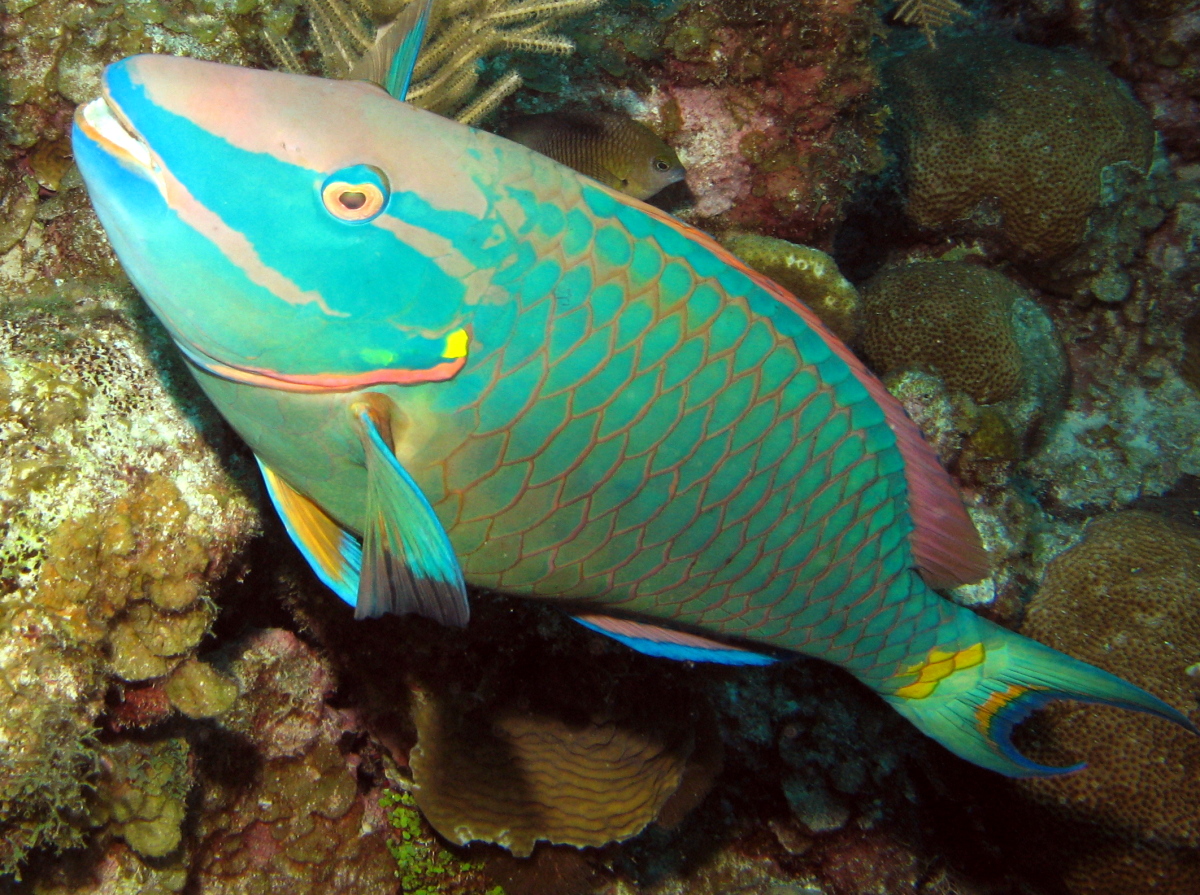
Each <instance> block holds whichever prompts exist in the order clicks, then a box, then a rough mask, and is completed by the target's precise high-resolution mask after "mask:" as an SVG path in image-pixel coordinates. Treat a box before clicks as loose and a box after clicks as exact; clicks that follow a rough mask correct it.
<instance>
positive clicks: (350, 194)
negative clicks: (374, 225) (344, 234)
mask: <svg viewBox="0 0 1200 895" xmlns="http://www.w3.org/2000/svg"><path fill="white" fill-rule="evenodd" d="M321 201H322V202H324V203H325V210H326V211H328V212H329V213H330V214H331V215H333V216H334V217H335V218H338V219H340V220H343V221H368V220H370V219H371V218H373V217H375V215H377V214H379V212H381V211H383V203H384V202H385V201H386V199H385V197H384V195H383V190H381V189H380V188H379V187H378V186H377V185H376V184H374V183H371V182H370V181H367V182H365V183H350V182H348V181H345V180H334V181H331V182H329V183H327V184H325V188H324V189H323V190H321Z"/></svg>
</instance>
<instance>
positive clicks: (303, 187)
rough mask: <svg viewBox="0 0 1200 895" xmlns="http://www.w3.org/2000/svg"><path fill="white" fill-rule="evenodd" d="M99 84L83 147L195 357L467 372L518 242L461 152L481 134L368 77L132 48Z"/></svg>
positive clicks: (142, 269)
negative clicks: (494, 284)
mask: <svg viewBox="0 0 1200 895" xmlns="http://www.w3.org/2000/svg"><path fill="white" fill-rule="evenodd" d="M103 85H104V86H103V96H102V98H100V99H98V100H95V101H93V102H91V103H89V104H87V105H86V106H83V107H80V109H79V111H78V112H77V113H76V117H75V129H74V135H73V139H74V147H75V157H76V159H77V162H78V164H79V168H80V171H81V172H82V174H83V177H84V180H85V182H86V183H87V186H88V191H89V193H90V195H91V198H92V201H93V204H94V205H95V207H96V210H97V213H98V214H99V216H100V220H101V222H102V223H103V224H104V227H105V229H106V230H107V232H108V234H109V236H110V238H111V240H112V242H113V245H114V247H115V248H116V251H117V255H118V256H119V258H120V260H121V262H122V264H123V265H124V267H125V269H126V271H127V272H128V273H129V275H130V277H131V279H132V280H133V282H134V284H135V285H136V286H137V287H138V289H139V291H140V292H141V293H142V295H143V296H144V297H145V298H146V300H147V301H148V302H149V303H150V305H151V306H152V308H153V309H154V311H155V313H156V314H157V315H158V316H159V318H160V319H161V320H162V321H163V323H164V324H165V325H166V327H167V328H168V330H169V331H170V332H171V334H172V336H173V337H174V339H175V340H176V342H177V343H178V344H179V345H180V347H181V348H182V349H183V350H184V352H185V354H187V355H188V356H189V357H190V358H191V359H192V360H193V362H195V363H197V364H199V365H200V366H202V367H206V368H208V369H209V370H211V371H213V372H217V373H219V374H221V375H227V376H228V377H229V378H234V379H241V380H244V381H251V382H259V384H264V385H276V386H278V387H284V388H298V389H309V388H329V387H333V388H354V387H359V386H364V385H372V384H378V383H385V382H400V383H408V382H424V381H436V380H438V379H445V378H448V377H449V376H452V375H453V374H454V373H455V372H457V369H458V368H459V367H461V366H462V364H463V363H464V355H465V353H466V346H467V342H468V338H469V335H468V333H469V325H470V314H471V307H470V299H469V294H471V295H478V294H479V293H480V291H482V289H485V288H486V284H485V285H484V286H480V285H479V280H480V278H485V279H486V277H487V270H488V269H489V268H488V265H487V263H486V262H487V257H488V256H489V255H490V254H491V253H493V252H496V251H503V250H504V246H502V245H500V243H502V242H504V241H505V238H506V237H505V233H506V231H504V228H503V227H501V226H500V225H499V224H498V223H497V221H496V220H495V219H494V217H495V216H494V215H492V214H491V212H490V206H489V203H488V199H487V194H486V191H485V190H483V189H481V188H480V185H479V183H478V182H477V181H476V180H474V179H472V176H471V175H470V174H468V173H466V171H467V169H468V168H470V166H469V165H464V164H459V162H460V161H465V156H466V155H467V154H468V153H475V152H477V151H478V150H477V149H475V148H474V142H473V141H474V140H475V139H476V138H477V137H480V136H485V137H486V136H487V135H480V134H479V133H478V132H476V131H473V130H471V129H469V128H465V127H463V126H462V125H459V124H457V123H456V122H453V121H449V120H447V119H444V118H441V117H439V116H436V115H433V114H430V113H427V112H423V111H421V110H419V109H416V108H414V107H412V106H408V105H406V104H404V103H400V102H397V101H396V100H394V99H393V98H391V97H390V96H388V95H387V93H385V92H384V91H383V90H381V89H380V88H378V87H375V86H374V85H371V84H367V83H365V82H350V81H330V80H325V79H321V78H309V77H303V76H298V75H288V74H280V73H276V72H263V71H254V70H251V69H244V68H235V67H231V66H224V65H215V64H212V63H205V62H198V61H195V60H191V59H183V58H175V57H166V56H135V57H133V58H130V59H126V60H124V61H122V62H119V63H116V64H114V65H111V66H109V67H108V68H107V69H106V71H105V73H104V81H103ZM493 139H494V138H493Z"/></svg>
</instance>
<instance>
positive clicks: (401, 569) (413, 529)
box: [354, 404, 469, 627]
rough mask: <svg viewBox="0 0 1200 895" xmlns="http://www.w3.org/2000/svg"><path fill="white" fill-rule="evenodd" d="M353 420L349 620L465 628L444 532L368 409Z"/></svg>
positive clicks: (462, 591) (361, 408)
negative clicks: (354, 528) (362, 489)
mask: <svg viewBox="0 0 1200 895" xmlns="http://www.w3.org/2000/svg"><path fill="white" fill-rule="evenodd" d="M354 413H355V414H356V415H357V419H358V422H359V435H360V437H361V438H362V443H363V450H364V452H365V453H366V464H367V500H366V516H365V518H364V521H363V527H364V538H363V560H362V574H361V576H360V577H359V582H358V598H357V602H356V603H355V612H354V615H355V617H356V618H373V617H375V616H379V615H383V614H384V613H389V612H390V613H394V614H396V615H403V614H405V613H409V612H415V613H416V614H418V615H423V616H425V617H426V618H432V619H434V620H435V621H438V622H441V623H442V624H445V625H455V626H459V627H461V626H462V625H465V624H466V623H467V619H468V617H469V609H468V606H467V590H466V585H465V583H464V582H463V575H462V568H461V567H460V566H459V564H458V557H456V556H455V555H454V548H453V547H452V546H451V545H450V538H449V537H448V536H447V535H446V530H445V529H444V528H442V523H441V522H440V521H438V517H437V515H436V514H435V513H434V512H433V507H431V506H430V505H429V501H427V500H426V499H425V495H424V494H422V493H421V489H420V488H419V487H418V486H417V483H416V482H414V481H413V479H412V476H410V475H409V474H408V473H407V472H406V471H405V469H404V467H403V466H401V465H400V461H399V460H397V459H396V455H395V453H393V451H392V449H391V448H390V447H389V446H388V443H387V441H386V440H384V437H383V435H382V433H381V432H380V427H379V425H378V424H377V422H376V420H375V419H374V417H373V415H372V412H371V409H370V408H369V407H368V406H367V405H366V404H362V405H358V406H356V407H355V408H354Z"/></svg>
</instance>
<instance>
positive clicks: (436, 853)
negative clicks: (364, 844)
mask: <svg viewBox="0 0 1200 895" xmlns="http://www.w3.org/2000/svg"><path fill="white" fill-rule="evenodd" d="M379 807H380V808H382V809H383V810H384V811H385V812H386V813H387V818H388V823H389V824H390V825H391V827H392V829H393V830H395V831H396V833H397V836H396V837H395V838H393V839H389V840H388V851H390V852H391V853H392V857H393V858H395V859H396V877H397V878H398V879H399V880H400V886H401V889H402V890H403V891H404V893H405V895H438V893H439V892H445V891H450V889H449V888H447V887H448V886H449V885H450V883H451V882H452V881H454V880H457V879H459V878H460V877H461V876H462V875H463V874H466V873H471V872H473V871H477V870H479V869H480V867H481V865H480V864H479V863H478V862H475V861H467V860H463V859H462V858H459V857H457V856H456V855H454V854H453V853H451V852H450V851H448V850H447V849H445V848H443V847H442V846H441V845H439V844H438V842H437V840H436V839H435V838H434V837H433V836H432V835H431V834H430V833H429V832H427V830H426V828H425V826H424V824H423V822H422V820H421V815H420V813H419V812H418V810H417V802H416V799H414V798H413V796H412V794H411V793H408V792H403V791H400V790H387V791H386V792H384V793H383V794H382V795H381V796H380V797H379ZM486 895H504V888H503V887H502V886H494V887H493V888H491V889H488V890H487V892H486Z"/></svg>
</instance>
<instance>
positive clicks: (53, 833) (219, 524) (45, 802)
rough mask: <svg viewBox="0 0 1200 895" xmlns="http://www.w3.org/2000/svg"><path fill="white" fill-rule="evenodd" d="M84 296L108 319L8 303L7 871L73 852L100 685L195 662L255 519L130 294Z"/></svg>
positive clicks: (0, 751)
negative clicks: (168, 377)
mask: <svg viewBox="0 0 1200 895" xmlns="http://www.w3.org/2000/svg"><path fill="white" fill-rule="evenodd" d="M85 294H87V295H89V296H91V302H89V304H92V307H93V308H94V307H95V305H97V304H99V305H100V307H101V309H100V310H94V311H93V312H92V313H90V314H81V313H80V312H79V311H78V310H77V309H76V307H75V305H74V304H73V303H71V302H68V301H61V302H59V303H57V304H55V303H52V302H46V301H42V302H40V303H39V302H38V301H37V300H34V299H28V300H25V301H22V300H20V299H16V298H12V299H9V300H8V301H7V302H6V304H5V306H4V310H5V312H6V315H7V316H6V318H4V319H0V362H2V364H3V367H2V369H0V501H2V502H3V506H4V519H3V523H2V525H3V531H4V538H3V543H2V545H0V611H2V612H3V615H4V618H5V620H6V622H7V623H6V624H5V625H3V626H2V627H0V701H3V706H4V712H3V722H2V723H0V831H3V833H4V836H3V839H4V842H5V846H4V847H3V848H2V849H0V869H2V870H7V871H11V870H13V869H15V866H16V862H17V861H19V860H20V858H21V857H22V855H23V854H24V853H25V852H26V851H28V850H29V849H31V848H34V847H37V846H49V847H54V846H64V845H72V844H77V843H78V842H79V839H80V835H81V831H82V828H83V826H84V825H83V824H82V823H81V821H80V820H79V819H78V818H79V815H80V813H81V812H82V811H83V806H84V799H83V795H84V788H85V787H86V786H87V784H88V780H89V779H90V777H89V775H90V774H91V773H93V772H94V771H95V769H96V767H97V765H96V760H97V759H96V755H97V753H96V749H95V743H94V740H95V737H96V729H95V723H96V719H97V717H98V715H99V714H100V711H101V709H102V708H103V704H102V702H101V696H102V695H103V692H104V689H105V688H106V687H107V686H108V684H109V682H110V681H112V680H113V679H114V678H121V679H124V680H127V681H135V680H144V679H146V678H154V677H159V676H162V675H166V674H168V673H169V672H171V670H172V669H173V668H174V667H175V666H177V665H179V664H181V663H183V662H184V661H185V659H187V657H189V656H191V655H193V654H194V651H195V649H196V647H197V645H198V644H199V642H200V640H201V639H202V638H203V636H204V635H205V634H206V633H207V631H208V628H209V624H210V622H211V620H212V616H213V610H212V607H211V605H210V604H209V603H208V601H207V600H206V598H205V597H204V591H205V590H206V588H207V587H208V586H209V584H210V583H211V582H212V581H213V580H214V579H216V578H218V577H220V576H221V575H222V574H223V573H224V571H225V570H226V569H227V568H228V566H229V563H230V561H231V559H232V557H233V555H234V553H235V552H236V551H237V549H239V548H240V546H241V545H242V544H243V543H244V542H245V540H246V539H247V538H248V537H249V535H250V534H252V533H253V531H254V530H255V526H256V525H257V515H256V513H255V511H254V510H253V509H252V507H251V505H250V503H249V501H248V500H247V498H246V497H245V495H244V494H243V493H242V492H241V490H240V487H239V485H238V484H236V483H235V482H234V481H233V480H232V479H231V478H230V477H229V475H228V473H227V472H226V470H225V469H224V468H223V467H222V466H221V464H220V463H219V462H218V461H217V459H216V456H215V454H214V452H213V449H212V447H211V446H210V444H208V443H207V442H206V440H205V438H204V437H203V435H202V434H201V433H200V432H199V431H198V430H197V429H196V427H195V424H194V422H193V419H192V418H189V415H188V414H189V413H190V412H195V410H194V405H193V406H192V408H190V409H185V407H186V405H185V407H181V406H180V405H179V404H178V403H177V402H176V399H175V398H174V397H173V396H172V395H171V393H170V392H168V390H167V389H166V388H165V387H164V381H163V379H162V378H161V374H160V373H159V371H158V370H157V369H156V367H155V366H154V356H153V354H152V351H151V350H148V349H147V346H146V344H145V343H144V342H143V340H142V338H141V337H140V336H139V335H138V334H137V331H136V329H135V328H134V325H133V324H132V323H131V322H130V321H129V320H128V319H127V318H125V317H124V316H123V315H122V314H121V313H119V312H118V309H119V308H121V307H122V305H121V304H120V301H119V299H115V298H114V296H113V293H112V292H111V291H107V290H103V289H96V290H94V291H93V290H88V291H87V292H86V293H85ZM81 304H82V303H81ZM104 304H107V305H108V309H107V310H103V308H104ZM150 344H151V345H154V343H153V342H151V343H150ZM158 347H161V345H160V346H158ZM185 492H186V493H185ZM168 711H169V708H168Z"/></svg>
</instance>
